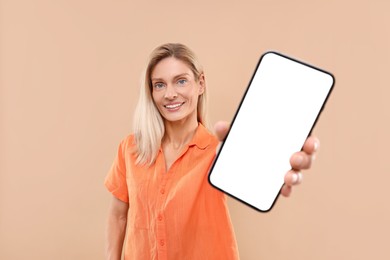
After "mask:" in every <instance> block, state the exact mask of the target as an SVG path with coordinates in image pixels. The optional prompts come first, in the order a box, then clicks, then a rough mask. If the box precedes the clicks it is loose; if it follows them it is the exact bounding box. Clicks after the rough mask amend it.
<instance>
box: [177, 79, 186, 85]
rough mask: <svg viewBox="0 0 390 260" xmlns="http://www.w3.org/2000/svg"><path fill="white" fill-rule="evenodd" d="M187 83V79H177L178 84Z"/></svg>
mask: <svg viewBox="0 0 390 260" xmlns="http://www.w3.org/2000/svg"><path fill="white" fill-rule="evenodd" d="M186 83H187V80H186V79H179V80H178V81H177V84H178V85H181V86H183V85H185V84H186Z"/></svg>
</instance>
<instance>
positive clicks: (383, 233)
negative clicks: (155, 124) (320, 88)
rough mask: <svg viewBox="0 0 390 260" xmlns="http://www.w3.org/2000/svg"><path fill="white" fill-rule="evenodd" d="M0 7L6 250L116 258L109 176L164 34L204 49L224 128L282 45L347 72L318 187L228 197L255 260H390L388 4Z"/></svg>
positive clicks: (321, 133)
mask: <svg viewBox="0 0 390 260" xmlns="http://www.w3.org/2000/svg"><path fill="white" fill-rule="evenodd" d="M386 2H387V3H386ZM0 12H1V13H0V19H1V20H0V26H1V27H0V37H1V40H0V48H1V49H0V50H1V53H0V73H1V75H0V80H1V89H0V91H1V92H0V109H1V110H0V112H1V114H0V115H1V128H0V131H1V132H0V134H1V135H0V138H1V139H0V153H1V161H0V170H1V174H0V259H40V260H45V259H102V258H103V251H104V249H103V244H104V236H103V234H104V226H105V219H106V212H107V206H108V202H109V199H110V195H109V194H108V193H107V192H106V191H105V188H104V186H103V179H104V177H105V175H106V172H107V170H108V169H109V167H110V165H111V162H112V160H113V158H114V154H115V151H116V148H117V145H118V143H119V141H120V140H121V139H122V138H123V137H124V136H125V135H127V134H128V133H129V132H130V131H131V117H132V111H133V108H134V102H135V100H136V98H137V95H138V84H139V79H140V75H141V71H142V69H143V67H144V66H145V63H146V59H147V56H148V55H149V53H150V51H151V50H152V49H153V48H154V47H156V46H157V45H159V44H161V43H165V42H182V43H185V44H187V45H189V46H190V47H191V48H192V49H193V50H194V51H195V52H196V53H197V54H198V56H199V57H200V59H201V61H202V63H203V65H204V67H205V69H206V77H207V81H208V87H209V89H210V92H211V100H210V101H211V102H210V115H211V119H212V122H215V121H217V120H219V119H224V120H230V118H231V117H232V115H233V113H234V111H235V109H236V107H237V105H238V102H239V100H240V98H241V96H242V93H243V91H244V89H245V88H246V87H247V84H248V81H249V79H250V76H251V75H252V73H253V70H254V67H255V65H256V63H257V61H258V58H259V56H260V55H261V54H262V53H263V52H265V51H267V50H278V51H280V52H283V53H286V54H288V55H291V56H294V57H296V58H299V59H301V60H304V61H307V62H310V63H312V64H314V65H317V66H319V67H321V68H324V69H326V70H329V71H331V72H333V73H334V75H335V76H336V86H335V89H334V92H333V94H332V96H331V97H330V99H329V103H328V104H327V106H326V109H325V111H324V113H323V114H322V116H321V120H320V121H319V123H318V125H317V127H316V130H315V132H314V133H315V134H316V135H317V136H318V137H319V138H320V140H321V150H320V152H319V154H318V157H317V161H316V163H315V165H314V166H313V168H312V169H311V170H310V172H308V174H307V175H306V176H305V180H304V184H303V185H301V186H300V187H299V188H297V189H295V190H294V192H293V196H292V197H291V198H290V199H285V198H281V199H280V200H279V201H278V203H277V204H276V206H275V208H274V210H273V211H272V212H271V213H268V214H261V213H258V212H255V211H254V210H252V209H250V208H248V207H246V206H244V205H241V204H239V203H237V202H235V201H233V200H229V205H230V207H231V214H232V218H233V222H234V227H235V230H236V234H237V239H238V244H239V248H240V253H241V257H242V259H284V258H289V259H317V260H322V259H390V253H389V250H388V246H389V242H388V241H389V240H388V234H389V232H390V227H389V223H388V222H389V219H390V203H389V202H388V192H387V191H388V188H389V186H390V166H389V162H388V161H389V160H388V150H389V149H388V147H389V146H390V142H389V137H388V134H389V132H390V122H389V110H390V105H389V102H388V99H389V96H390V87H389V84H390V79H389V69H390V47H389V46H390V29H389V28H390V16H389V12H390V4H389V2H388V1H385V0H383V1H380V0H376V1H356V0H346V1H329V0H327V1H313V0H305V1H304V0H301V1H278V0H272V1H271V0H262V1H259V0H258V1H228V0H225V1H204V0H200V1H189V2H188V3H186V2H185V1H155V2H153V3H152V2H150V1H120V0H114V1H108V0H106V1H104V0H94V1H92V0H71V1H69V0H56V1H51V0H35V1H28V0H3V1H1V6H0ZM291 127H294V126H291Z"/></svg>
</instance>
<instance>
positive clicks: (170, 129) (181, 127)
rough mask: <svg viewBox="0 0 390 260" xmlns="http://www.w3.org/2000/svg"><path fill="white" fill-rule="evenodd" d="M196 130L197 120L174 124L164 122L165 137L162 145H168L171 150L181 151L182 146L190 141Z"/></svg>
mask: <svg viewBox="0 0 390 260" xmlns="http://www.w3.org/2000/svg"><path fill="white" fill-rule="evenodd" d="M197 128H198V120H197V119H196V118H195V120H184V121H176V122H169V121H166V122H165V135H164V138H163V145H170V146H172V147H173V148H176V149H181V148H182V147H183V146H184V145H186V144H187V143H188V142H190V141H191V139H192V137H193V136H194V134H195V132H196V129H197Z"/></svg>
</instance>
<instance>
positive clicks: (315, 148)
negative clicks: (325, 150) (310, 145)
mask: <svg viewBox="0 0 390 260" xmlns="http://www.w3.org/2000/svg"><path fill="white" fill-rule="evenodd" d="M317 149H318V143H317V142H314V151H317Z"/></svg>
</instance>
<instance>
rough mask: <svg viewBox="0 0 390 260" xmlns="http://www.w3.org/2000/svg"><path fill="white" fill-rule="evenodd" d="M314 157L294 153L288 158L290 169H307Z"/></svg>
mask: <svg viewBox="0 0 390 260" xmlns="http://www.w3.org/2000/svg"><path fill="white" fill-rule="evenodd" d="M313 157H314V155H310V154H307V153H305V152H297V153H294V154H293V155H292V156H291V158H290V165H291V168H293V169H295V170H302V169H309V168H310V166H311V163H312V161H313Z"/></svg>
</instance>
